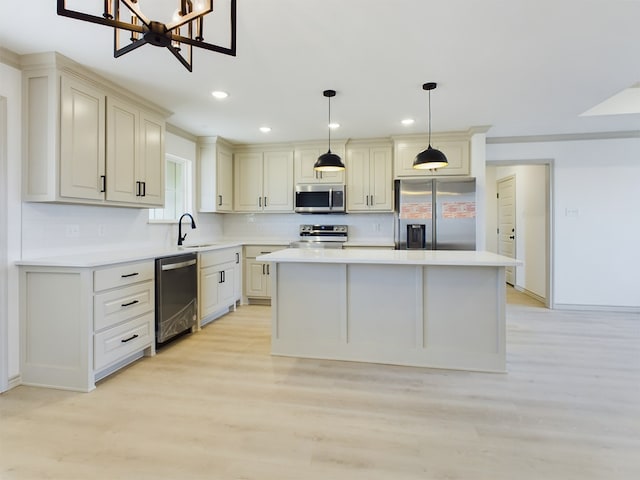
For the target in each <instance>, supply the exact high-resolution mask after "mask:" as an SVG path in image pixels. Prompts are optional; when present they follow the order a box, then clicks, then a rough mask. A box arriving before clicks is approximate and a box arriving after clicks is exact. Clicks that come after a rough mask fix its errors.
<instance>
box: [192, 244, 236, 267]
mask: <svg viewBox="0 0 640 480" xmlns="http://www.w3.org/2000/svg"><path fill="white" fill-rule="evenodd" d="M237 252H238V249H235V248H227V249H223V250H213V251H211V252H201V253H200V268H206V267H210V266H211V265H220V264H221V263H236V261H240V258H239V256H238V257H236V253H237Z"/></svg>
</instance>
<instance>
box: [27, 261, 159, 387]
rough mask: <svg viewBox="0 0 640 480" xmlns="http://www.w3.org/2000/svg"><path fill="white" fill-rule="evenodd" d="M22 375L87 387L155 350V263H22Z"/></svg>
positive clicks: (31, 381) (32, 380)
mask: <svg viewBox="0 0 640 480" xmlns="http://www.w3.org/2000/svg"><path fill="white" fill-rule="evenodd" d="M20 298H21V300H20V301H21V312H20V316H21V335H20V337H21V348H20V354H21V359H20V360H21V380H22V383H23V384H25V385H35V386H42V387H53V388H61V389H66V390H78V391H84V392H88V391H90V390H93V389H94V388H95V382H96V381H97V380H99V379H101V378H104V377H105V376H107V375H109V374H110V373H113V372H114V371H116V370H118V369H119V368H121V367H123V366H124V365H127V364H128V363H131V362H132V361H134V360H136V359H138V358H140V357H142V356H143V355H153V354H155V287H154V262H153V260H147V261H142V262H132V263H123V264H118V265H115V266H107V267H104V268H72V267H55V268H54V267H39V266H22V267H20Z"/></svg>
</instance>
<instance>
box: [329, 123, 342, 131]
mask: <svg viewBox="0 0 640 480" xmlns="http://www.w3.org/2000/svg"><path fill="white" fill-rule="evenodd" d="M328 126H329V128H330V129H331V130H335V129H336V128H340V124H339V123H330V124H329V125H328Z"/></svg>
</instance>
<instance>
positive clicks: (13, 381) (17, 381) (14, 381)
mask: <svg viewBox="0 0 640 480" xmlns="http://www.w3.org/2000/svg"><path fill="white" fill-rule="evenodd" d="M18 385H22V377H21V376H20V375H16V376H14V377H11V378H10V379H9V382H8V383H7V390H6V391H7V392H8V391H9V390H11V389H12V388H16V387H17V386H18Z"/></svg>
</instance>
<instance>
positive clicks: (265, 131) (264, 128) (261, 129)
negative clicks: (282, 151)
mask: <svg viewBox="0 0 640 480" xmlns="http://www.w3.org/2000/svg"><path fill="white" fill-rule="evenodd" d="M260 131H261V132H262V133H269V132H270V131H271V127H260Z"/></svg>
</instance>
